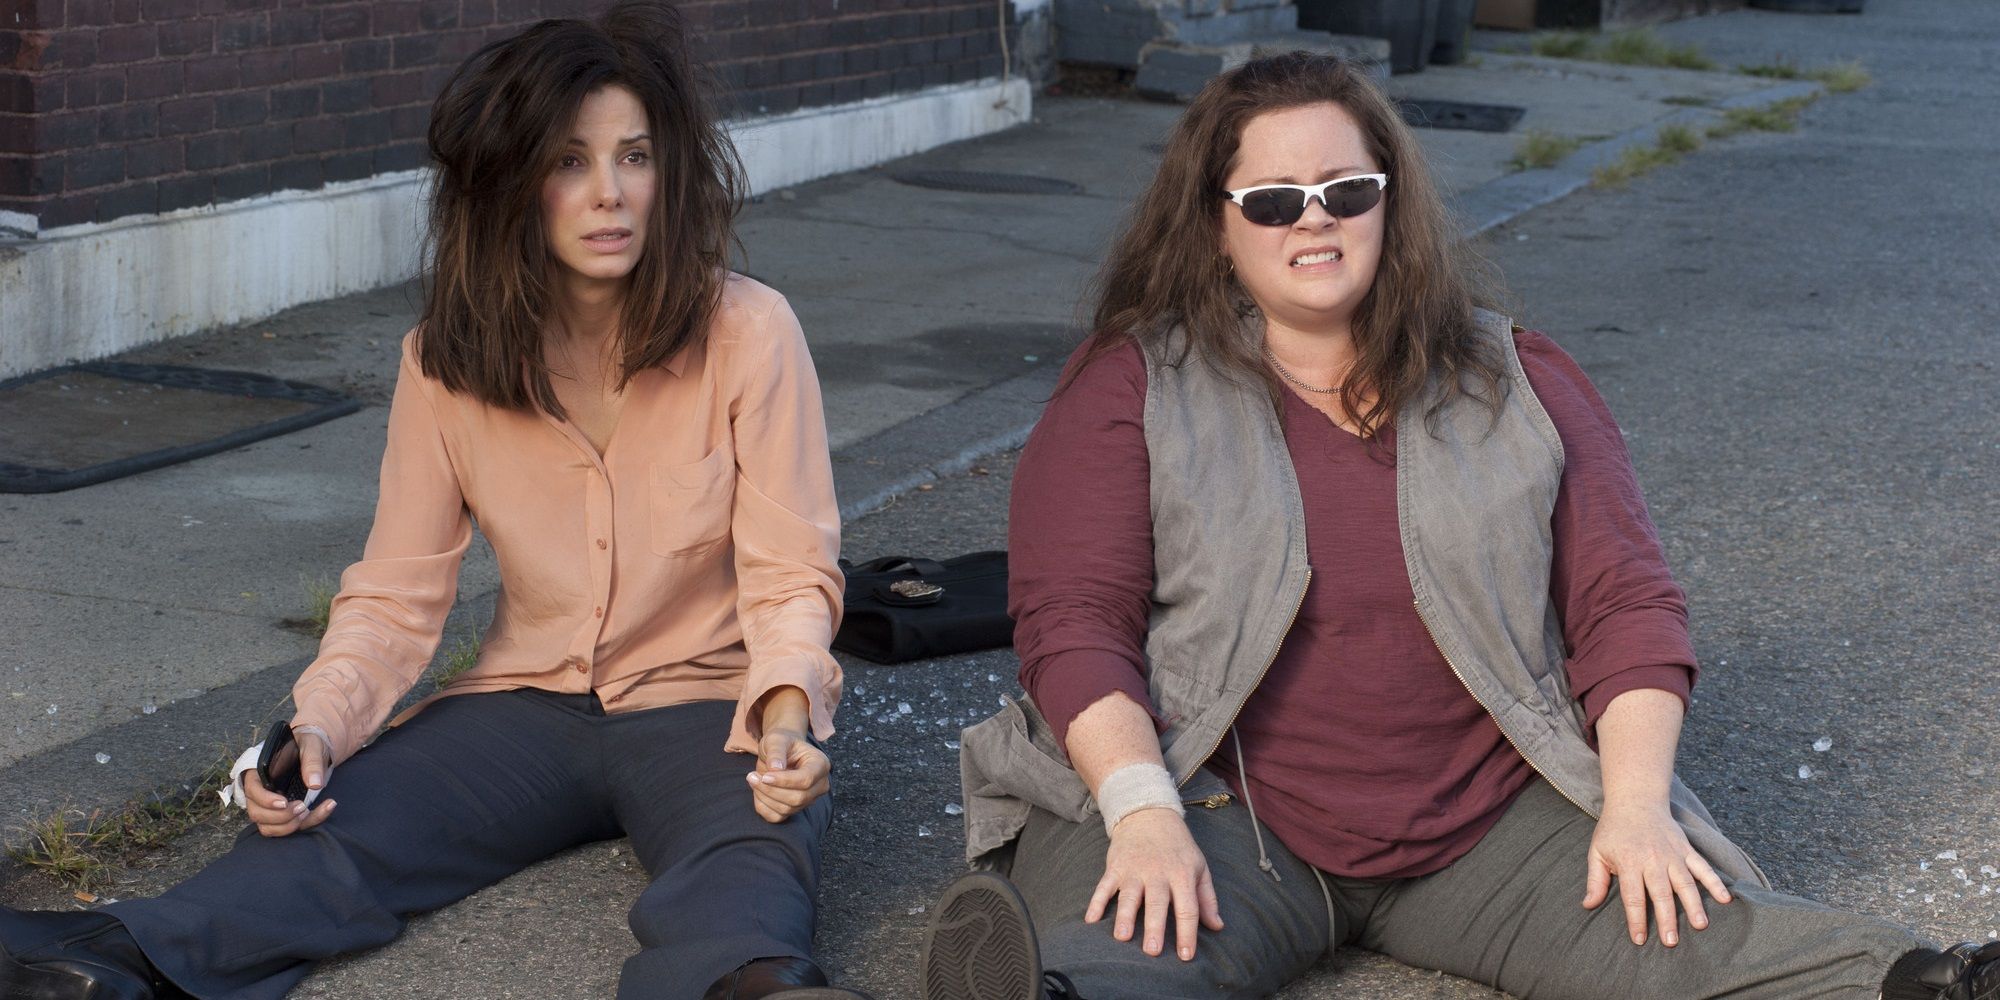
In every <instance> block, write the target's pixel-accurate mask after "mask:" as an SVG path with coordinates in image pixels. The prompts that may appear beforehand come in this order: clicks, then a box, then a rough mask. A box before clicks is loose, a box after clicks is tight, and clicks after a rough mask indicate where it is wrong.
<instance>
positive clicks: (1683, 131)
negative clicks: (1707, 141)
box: [1658, 125, 1701, 156]
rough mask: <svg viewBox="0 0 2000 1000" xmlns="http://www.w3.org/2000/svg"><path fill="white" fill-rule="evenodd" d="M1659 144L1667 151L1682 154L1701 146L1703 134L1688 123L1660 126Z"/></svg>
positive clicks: (1677, 154)
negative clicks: (1687, 124)
mask: <svg viewBox="0 0 2000 1000" xmlns="http://www.w3.org/2000/svg"><path fill="white" fill-rule="evenodd" d="M1658 145H1659V147H1660V149H1661V150H1663V151H1665V152H1669V153H1672V154H1674V155H1676V156H1682V155H1685V154H1688V153H1692V152H1694V151H1695V150H1697V149H1700V148H1701V135H1700V133H1698V132H1696V131H1695V130H1694V129H1691V128H1689V127H1687V126H1686V125H1665V126H1662V127H1661V128H1660V133H1659V137H1658Z"/></svg>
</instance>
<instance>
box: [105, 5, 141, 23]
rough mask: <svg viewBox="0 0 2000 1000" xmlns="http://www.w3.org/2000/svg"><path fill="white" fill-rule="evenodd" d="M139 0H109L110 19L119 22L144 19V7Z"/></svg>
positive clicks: (132, 21)
mask: <svg viewBox="0 0 2000 1000" xmlns="http://www.w3.org/2000/svg"><path fill="white" fill-rule="evenodd" d="M140 3H141V0H111V20H113V21H115V22H117V23H119V24H132V23H134V22H137V21H141V20H144V19H145V16H146V13H145V9H144V8H143V7H141V6H140Z"/></svg>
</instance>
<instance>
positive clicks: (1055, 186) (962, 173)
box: [890, 170, 1083, 194]
mask: <svg viewBox="0 0 2000 1000" xmlns="http://www.w3.org/2000/svg"><path fill="white" fill-rule="evenodd" d="M890 176H891V177H892V178H894V179H895V181H896V182H897V183H899V184H908V185H910V186H912V187H920V188H933V189H936V190H939V191H969V192H971V193H973V194H1078V193H1080V192H1082V191H1083V188H1082V187H1081V186H1079V185H1076V184H1071V183H1070V182H1068V181H1065V180H1058V179H1056V178H1054V177H1037V176H1035V175H1034V174H1001V173H993V172H990V171H984V170H905V171H902V172H900V173H896V174H891V175H890Z"/></svg>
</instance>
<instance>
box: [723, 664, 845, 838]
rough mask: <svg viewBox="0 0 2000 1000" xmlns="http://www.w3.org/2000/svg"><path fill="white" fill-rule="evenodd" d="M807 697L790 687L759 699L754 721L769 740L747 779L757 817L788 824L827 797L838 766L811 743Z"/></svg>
mask: <svg viewBox="0 0 2000 1000" xmlns="http://www.w3.org/2000/svg"><path fill="white" fill-rule="evenodd" d="M810 711H811V704H810V703H809V702H808V701H807V700H806V693H805V692H804V691H803V690H800V689H799V688H797V687H793V686H791V685H789V684H788V685H785V686H783V687H778V688H773V689H772V690H770V691H767V692H765V693H764V696H763V697H762V698H759V699H757V704H756V705H755V706H754V707H753V708H752V718H753V719H754V720H755V721H756V724H757V726H758V727H759V728H761V729H762V730H763V733H764V735H763V736H762V737H759V738H758V740H757V769H756V770H755V771H752V772H750V773H749V774H746V775H744V778H745V779H747V780H748V781H749V782H750V799H751V804H752V805H754V806H755V807H756V808H757V815H759V816H762V817H764V819H765V820H767V821H769V822H772V823H783V822H784V821H785V820H786V819H788V818H790V817H791V815H792V814H793V813H796V812H799V811H800V810H803V809H804V808H805V807H807V806H809V805H812V804H813V800H815V799H817V798H819V797H820V796H822V795H825V794H826V792H827V788H828V787H829V786H828V783H827V776H828V775H829V774H831V773H832V772H833V762H832V761H830V760H828V759H827V757H826V752H825V751H823V750H821V749H820V748H819V747H817V746H814V745H813V742H812V740H810V739H807V738H806V732H807V731H808V730H809V729H810V728H811V727H812V720H811V716H810Z"/></svg>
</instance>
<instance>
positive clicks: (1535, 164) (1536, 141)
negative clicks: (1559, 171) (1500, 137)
mask: <svg viewBox="0 0 2000 1000" xmlns="http://www.w3.org/2000/svg"><path fill="white" fill-rule="evenodd" d="M1581 145H1583V140H1582V139H1578V138H1576V137H1574V136H1567V135H1557V134H1555V133H1554V132H1549V131H1545V130H1543V129H1538V128H1537V129H1529V130H1528V131H1526V132H1523V133H1522V134H1521V141H1520V142H1518V143H1516V144H1515V145H1514V158H1513V159H1511V160H1508V161H1507V165H1508V166H1509V167H1511V168H1513V169H1515V170H1535V169H1539V168H1542V167H1553V166H1555V165H1556V164H1557V163H1558V162H1560V161H1561V160H1562V158H1563V157H1565V156H1568V155H1569V154H1571V153H1574V152H1576V149H1577V147H1578V146H1581Z"/></svg>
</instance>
